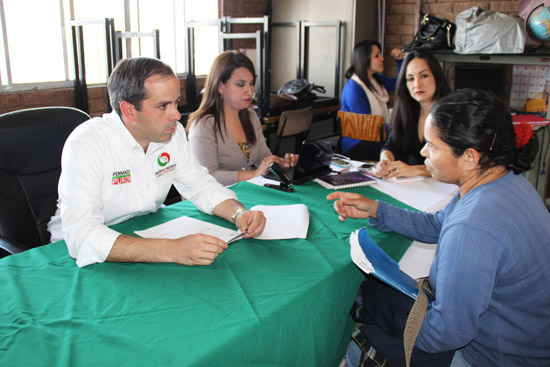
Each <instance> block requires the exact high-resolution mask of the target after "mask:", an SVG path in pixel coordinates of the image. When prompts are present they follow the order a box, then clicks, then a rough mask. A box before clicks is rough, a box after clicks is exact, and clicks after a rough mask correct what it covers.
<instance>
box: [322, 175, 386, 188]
mask: <svg viewBox="0 0 550 367" xmlns="http://www.w3.org/2000/svg"><path fill="white" fill-rule="evenodd" d="M315 181H316V182H317V183H318V184H319V185H321V186H323V187H325V188H327V189H332V190H340V189H347V188H350V187H358V186H368V185H373V184H375V183H376V179H375V178H372V177H370V176H367V175H365V174H364V173H361V172H342V173H339V174H337V175H327V176H321V177H319V178H316V179H315Z"/></svg>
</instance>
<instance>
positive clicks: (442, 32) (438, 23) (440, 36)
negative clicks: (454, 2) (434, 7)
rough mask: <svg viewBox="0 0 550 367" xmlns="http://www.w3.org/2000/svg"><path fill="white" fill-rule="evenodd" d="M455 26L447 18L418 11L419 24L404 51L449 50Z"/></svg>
mask: <svg viewBox="0 0 550 367" xmlns="http://www.w3.org/2000/svg"><path fill="white" fill-rule="evenodd" d="M455 31H456V26H455V24H454V23H453V22H451V21H450V20H448V19H443V18H438V17H436V16H434V15H431V14H429V13H420V26H419V28H418V32H416V34H415V36H414V37H413V40H412V42H411V43H410V44H409V45H408V46H406V47H405V48H404V49H405V51H411V50H415V49H419V48H422V49H427V50H451V49H453V37H454V35H455Z"/></svg>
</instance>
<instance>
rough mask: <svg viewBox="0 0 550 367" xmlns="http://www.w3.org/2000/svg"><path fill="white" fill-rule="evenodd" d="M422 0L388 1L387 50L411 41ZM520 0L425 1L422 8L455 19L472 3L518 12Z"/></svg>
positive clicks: (504, 11) (506, 12)
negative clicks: (419, 4)
mask: <svg viewBox="0 0 550 367" xmlns="http://www.w3.org/2000/svg"><path fill="white" fill-rule="evenodd" d="M419 2H420V0H386V34H385V44H384V47H385V50H386V52H388V53H389V51H390V50H391V49H393V48H395V47H402V46H403V45H406V44H408V43H410V42H411V40H412V37H413V35H414V25H415V22H417V21H418V17H419V15H418V10H419V8H418V3H419ZM519 3H520V1H519V0H500V1H469V0H426V1H423V4H424V6H423V11H427V12H429V13H432V14H434V15H435V16H437V17H440V18H446V19H449V20H451V21H453V22H454V21H455V18H456V15H457V14H458V13H460V12H462V11H464V10H466V9H469V8H471V7H472V6H479V7H481V8H483V9H484V10H496V11H498V12H501V13H504V14H517V12H518V9H519Z"/></svg>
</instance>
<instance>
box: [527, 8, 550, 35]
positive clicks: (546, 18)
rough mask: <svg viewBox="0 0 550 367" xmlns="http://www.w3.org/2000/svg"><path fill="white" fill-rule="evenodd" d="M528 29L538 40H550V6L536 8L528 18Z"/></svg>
mask: <svg viewBox="0 0 550 367" xmlns="http://www.w3.org/2000/svg"><path fill="white" fill-rule="evenodd" d="M527 29H528V30H529V31H530V33H531V36H532V37H533V38H535V39H536V40H537V41H539V42H547V41H550V7H548V6H546V7H544V6H541V7H539V8H537V9H535V10H534V11H533V13H531V15H530V16H529V18H528V19H527Z"/></svg>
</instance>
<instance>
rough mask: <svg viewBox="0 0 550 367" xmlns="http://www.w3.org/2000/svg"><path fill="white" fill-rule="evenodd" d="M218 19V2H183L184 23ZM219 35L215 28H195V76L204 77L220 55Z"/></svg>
mask: <svg viewBox="0 0 550 367" xmlns="http://www.w3.org/2000/svg"><path fill="white" fill-rule="evenodd" d="M215 19H218V1H217V0H203V1H190V0H187V1H186V2H185V21H186V22H189V21H205V20H215ZM220 51H221V50H219V34H218V28H217V27H216V26H197V27H195V74H196V75H206V74H208V72H209V71H210V66H211V65H212V62H213V61H214V59H215V58H216V56H217V55H218V54H219V53H220Z"/></svg>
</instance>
